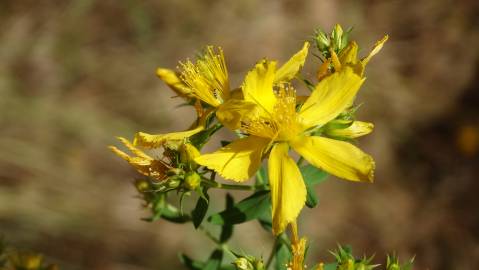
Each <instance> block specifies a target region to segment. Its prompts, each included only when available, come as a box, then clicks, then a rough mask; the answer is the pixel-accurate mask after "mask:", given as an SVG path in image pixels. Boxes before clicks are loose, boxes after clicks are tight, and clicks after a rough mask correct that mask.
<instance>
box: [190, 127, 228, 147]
mask: <svg viewBox="0 0 479 270" xmlns="http://www.w3.org/2000/svg"><path fill="white" fill-rule="evenodd" d="M222 127H223V125H222V124H219V123H218V124H216V125H214V126H212V127H210V128H208V129H205V130H203V131H201V132H199V133H197V134H195V135H193V136H191V137H190V142H191V143H192V144H193V145H194V146H195V147H196V148H198V150H201V148H203V146H204V145H205V144H206V143H207V142H208V140H209V139H210V138H211V136H212V135H213V134H214V133H215V132H216V131H218V130H220V129H221V128H222Z"/></svg>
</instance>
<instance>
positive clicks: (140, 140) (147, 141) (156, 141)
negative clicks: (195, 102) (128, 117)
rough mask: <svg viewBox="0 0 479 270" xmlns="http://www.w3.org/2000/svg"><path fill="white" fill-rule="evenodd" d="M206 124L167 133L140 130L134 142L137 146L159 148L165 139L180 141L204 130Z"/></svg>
mask: <svg viewBox="0 0 479 270" xmlns="http://www.w3.org/2000/svg"><path fill="white" fill-rule="evenodd" d="M204 129H205V128H204V126H198V127H196V128H194V129H191V130H186V131H180V132H172V133H166V134H157V135H153V134H148V133H145V132H138V133H136V135H135V139H134V140H133V144H134V145H136V146H142V147H145V148H157V147H160V146H161V145H162V144H163V143H164V142H165V141H178V140H183V139H185V138H188V137H191V136H193V135H195V134H196V133H198V132H200V131H202V130H204Z"/></svg>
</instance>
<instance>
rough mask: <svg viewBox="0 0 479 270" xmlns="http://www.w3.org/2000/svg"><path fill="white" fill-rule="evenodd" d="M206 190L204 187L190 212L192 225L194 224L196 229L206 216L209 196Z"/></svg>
mask: <svg viewBox="0 0 479 270" xmlns="http://www.w3.org/2000/svg"><path fill="white" fill-rule="evenodd" d="M206 191H207V190H206V189H205V190H204V191H203V196H200V197H199V198H198V201H197V202H196V206H195V208H194V209H193V211H192V212H191V216H192V219H193V225H194V226H195V228H196V229H198V227H199V226H200V225H201V223H202V222H203V219H204V218H205V216H206V212H207V211H208V205H209V196H208V193H207V192H206Z"/></svg>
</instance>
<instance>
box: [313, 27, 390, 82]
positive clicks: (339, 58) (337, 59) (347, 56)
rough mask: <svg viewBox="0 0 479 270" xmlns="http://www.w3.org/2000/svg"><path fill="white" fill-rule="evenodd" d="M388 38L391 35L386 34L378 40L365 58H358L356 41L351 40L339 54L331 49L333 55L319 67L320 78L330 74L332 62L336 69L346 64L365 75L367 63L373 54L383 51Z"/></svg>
mask: <svg viewBox="0 0 479 270" xmlns="http://www.w3.org/2000/svg"><path fill="white" fill-rule="evenodd" d="M388 38H389V37H388V36H387V35H386V36H384V37H383V38H382V39H381V40H379V41H377V42H376V43H375V44H374V47H373V49H372V50H371V51H370V52H369V54H368V56H366V57H365V58H363V59H358V44H357V43H356V42H355V41H351V42H350V43H349V44H348V46H347V47H346V48H344V49H343V50H342V51H341V52H340V53H339V55H337V54H336V52H335V51H334V50H332V49H330V54H331V57H330V58H329V59H326V61H325V62H324V63H323V64H322V65H321V66H320V67H319V70H318V73H317V77H318V79H319V80H321V79H323V78H324V77H326V76H328V75H329V74H330V71H329V66H330V65H331V64H332V65H333V67H334V70H335V71H340V70H341V69H342V68H343V67H344V66H349V67H352V68H353V70H354V72H355V73H356V74H358V75H359V76H361V77H363V76H364V69H365V68H366V65H367V64H368V63H369V61H370V60H371V58H372V57H373V56H375V55H376V54H378V53H379V51H381V49H382V48H383V45H384V43H385V42H386V41H387V40H388Z"/></svg>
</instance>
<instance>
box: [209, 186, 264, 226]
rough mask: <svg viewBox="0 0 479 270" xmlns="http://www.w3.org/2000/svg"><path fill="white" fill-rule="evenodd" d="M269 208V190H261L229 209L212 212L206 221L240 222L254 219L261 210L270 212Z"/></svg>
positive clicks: (261, 212)
mask: <svg viewBox="0 0 479 270" xmlns="http://www.w3.org/2000/svg"><path fill="white" fill-rule="evenodd" d="M270 209H271V198H270V196H269V191H267V190H262V191H258V192H256V193H254V194H253V195H251V196H249V197H247V198H245V199H244V200H242V201H240V202H239V203H237V204H236V205H235V206H234V207H232V208H231V209H227V210H224V211H222V212H220V213H216V214H213V215H212V216H210V217H209V218H208V221H209V222H211V223H213V224H216V225H224V224H240V223H243V222H246V221H250V220H253V219H256V218H257V217H259V216H260V215H261V214H263V212H270Z"/></svg>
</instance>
